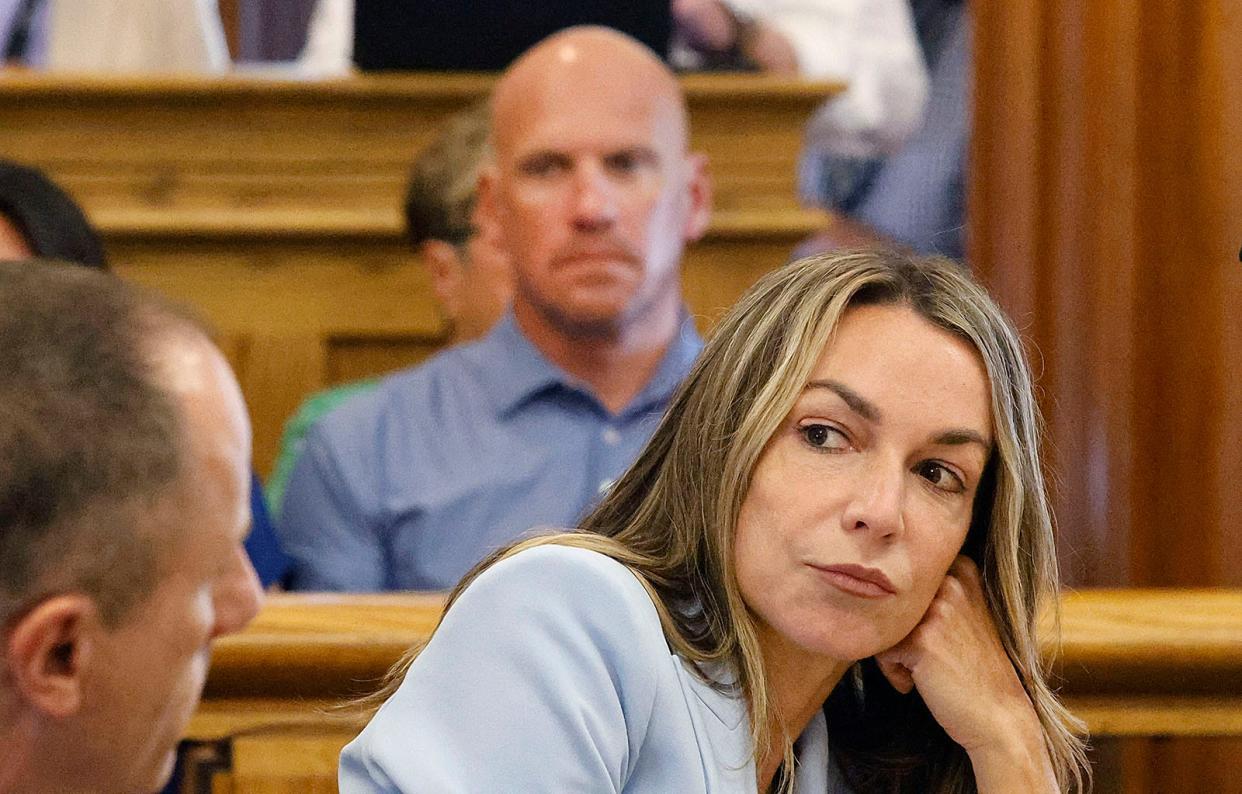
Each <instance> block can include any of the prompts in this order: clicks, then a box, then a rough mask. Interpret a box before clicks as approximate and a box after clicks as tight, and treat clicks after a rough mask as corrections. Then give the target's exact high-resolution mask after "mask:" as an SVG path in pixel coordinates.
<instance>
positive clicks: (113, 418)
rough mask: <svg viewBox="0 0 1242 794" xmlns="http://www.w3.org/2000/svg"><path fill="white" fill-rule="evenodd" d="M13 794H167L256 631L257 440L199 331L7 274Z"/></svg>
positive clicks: (2, 310)
mask: <svg viewBox="0 0 1242 794" xmlns="http://www.w3.org/2000/svg"><path fill="white" fill-rule="evenodd" d="M0 340H3V342H2V343H0V627H2V628H0V791H3V792H7V791H83V792H86V791H101V792H102V791H107V792H144V791H154V790H158V789H159V788H160V787H161V786H162V785H163V783H164V782H165V780H166V779H167V777H168V775H169V773H170V772H171V770H172V765H173V754H174V750H175V748H176V743H177V741H178V739H179V738H180V736H181V734H182V732H183V731H184V729H185V725H186V722H187V721H188V720H189V718H190V715H191V713H192V712H193V710H194V708H195V706H196V704H197V702H198V698H199V694H200V692H201V690H202V685H203V681H204V678H205V676H206V672H207V666H208V662H209V658H210V649H211V642H212V640H213V639H215V638H216V637H218V636H220V635H223V634H227V633H230V632H233V631H237V630H238V629H240V628H242V627H243V626H244V625H245V624H246V623H247V622H248V621H249V620H250V619H251V618H252V617H253V616H254V614H255V612H256V611H257V609H258V605H259V600H260V591H259V586H258V582H257V579H256V577H255V574H254V570H253V569H252V568H251V566H250V563H249V561H248V559H247V557H246V555H245V552H244V550H243V548H242V541H243V540H244V538H245V536H246V533H247V531H248V528H249V523H250V510H249V482H250V428H249V423H248V421H247V418H246V411H245V406H244V404H243V402H242V397H241V393H240V391H239V389H238V387H237V382H236V380H235V379H234V378H233V374H232V372H231V371H230V370H229V367H228V365H227V363H225V361H224V359H223V357H222V356H221V354H220V352H219V351H218V350H217V349H216V348H215V346H214V345H213V344H212V343H211V342H210V340H209V339H208V338H207V336H206V335H205V334H204V333H203V332H202V331H201V330H200V329H199V328H198V327H197V326H196V325H195V323H194V322H193V321H192V320H190V319H188V318H186V317H184V316H182V315H181V314H179V313H178V312H177V310H175V309H172V308H170V307H167V306H165V305H164V304H162V303H161V302H159V301H158V300H156V299H153V298H151V297H148V296H144V295H142V294H140V293H138V292H136V291H135V290H132V289H130V288H128V287H126V286H124V285H123V284H121V283H120V282H119V281H117V280H116V279H114V278H113V277H111V276H108V275H106V274H100V273H95V272H91V271H88V270H85V269H82V268H75V267H67V266H64V265H60V264H55V263H47V262H38V261H28V262H18V263H3V264H0Z"/></svg>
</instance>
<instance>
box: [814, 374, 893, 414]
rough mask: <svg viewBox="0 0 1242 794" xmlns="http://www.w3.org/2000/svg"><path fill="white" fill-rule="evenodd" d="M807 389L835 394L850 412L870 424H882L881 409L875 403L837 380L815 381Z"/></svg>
mask: <svg viewBox="0 0 1242 794" xmlns="http://www.w3.org/2000/svg"><path fill="white" fill-rule="evenodd" d="M806 388H807V389H827V390H828V391H830V392H832V393H833V394H835V395H837V396H838V397H840V398H841V400H842V401H843V402H844V403H845V404H846V405H848V406H849V408H850V410H851V411H853V412H854V413H856V414H858V415H859V416H861V417H862V418H863V419H866V420H867V421H868V422H876V423H878V422H880V409H879V408H877V407H876V405H875V403H873V402H871V401H870V400H868V399H867V398H865V397H863V396H862V395H861V394H859V393H858V392H856V391H854V390H853V389H851V388H850V387H849V386H846V385H845V384H844V383H841V382H839V381H835V380H813V381H811V382H809V383H807V384H806Z"/></svg>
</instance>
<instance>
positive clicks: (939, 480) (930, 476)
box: [915, 460, 966, 493]
mask: <svg viewBox="0 0 1242 794" xmlns="http://www.w3.org/2000/svg"><path fill="white" fill-rule="evenodd" d="M915 472H916V473H917V474H918V475H919V476H920V477H922V478H923V479H925V480H927V481H928V482H930V483H931V484H932V485H934V486H935V487H937V488H939V489H940V490H942V491H948V492H949V493H962V492H963V491H965V490H966V484H965V483H964V482H962V478H961V477H959V476H958V475H957V474H956V473H955V472H954V471H953V470H952V469H950V468H949V467H948V466H946V465H944V464H943V463H938V462H936V461H934V460H925V461H923V462H922V463H920V464H919V465H918V466H917V467H915Z"/></svg>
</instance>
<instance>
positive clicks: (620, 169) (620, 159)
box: [607, 152, 638, 174]
mask: <svg viewBox="0 0 1242 794" xmlns="http://www.w3.org/2000/svg"><path fill="white" fill-rule="evenodd" d="M607 165H608V170H609V171H612V172H613V173H614V174H632V173H634V172H635V171H636V170H638V158H637V157H636V156H635V155H633V154H632V153H630V152H625V153H622V154H614V155H612V156H611V157H609V158H608V160H607Z"/></svg>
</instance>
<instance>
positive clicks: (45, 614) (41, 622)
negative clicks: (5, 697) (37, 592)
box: [4, 594, 101, 718]
mask: <svg viewBox="0 0 1242 794" xmlns="http://www.w3.org/2000/svg"><path fill="white" fill-rule="evenodd" d="M100 625H101V624H100V620H99V610H98V609H97V607H96V606H95V603H94V602H93V601H92V600H91V599H90V598H88V597H86V596H85V595H81V594H69V595H58V596H52V597H51V598H48V599H46V600H45V601H41V602H40V603H39V604H38V605H37V606H35V608H34V609H31V610H30V611H29V612H27V613H26V614H25V615H23V616H22V617H21V618H20V619H19V620H18V621H17V623H16V625H14V626H13V629H12V630H11V631H10V632H9V633H8V636H7V637H6V638H5V640H4V654H5V657H6V661H7V663H8V664H7V667H8V672H9V675H10V677H11V678H12V685H13V688H14V690H15V692H16V694H17V697H19V698H20V699H21V700H22V701H24V702H25V703H26V704H27V706H28V707H30V708H33V709H35V710H37V711H40V712H42V713H43V714H46V715H47V716H49V717H54V718H64V717H69V716H72V715H73V714H75V713H76V712H77V711H78V709H80V708H81V706H82V697H83V681H84V679H85V675H84V672H85V671H86V670H87V669H88V667H89V665H90V663H91V656H92V653H93V650H94V648H93V641H94V634H95V632H96V631H97V630H98V628H99V627H100Z"/></svg>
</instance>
